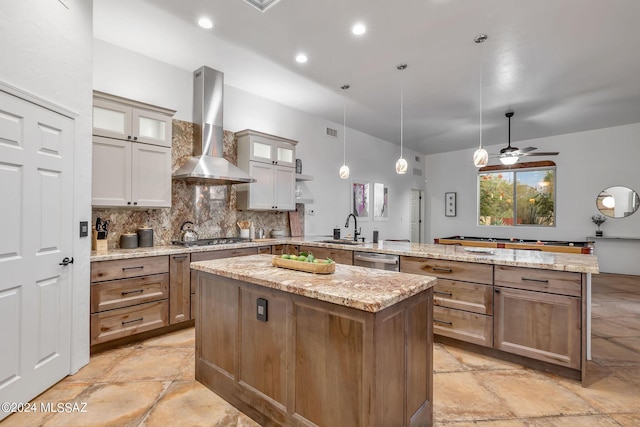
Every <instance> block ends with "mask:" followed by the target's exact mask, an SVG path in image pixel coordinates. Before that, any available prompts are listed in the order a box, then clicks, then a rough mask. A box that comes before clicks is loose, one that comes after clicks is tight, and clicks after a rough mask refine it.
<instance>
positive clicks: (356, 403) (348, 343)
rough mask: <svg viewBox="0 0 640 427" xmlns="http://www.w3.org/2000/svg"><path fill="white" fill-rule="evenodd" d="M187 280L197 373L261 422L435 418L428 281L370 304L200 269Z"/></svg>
mask: <svg viewBox="0 0 640 427" xmlns="http://www.w3.org/2000/svg"><path fill="white" fill-rule="evenodd" d="M251 258H254V257H251ZM192 266H193V264H192ZM339 267H343V266H339ZM344 268H345V269H349V268H350V269H356V271H357V272H358V274H363V273H362V272H364V271H365V270H364V269H360V268H359V267H350V266H344ZM290 274H291V275H292V276H293V275H295V274H298V273H296V272H291V273H290ZM304 274H306V273H304ZM391 274H397V275H399V276H397V277H401V276H403V275H402V274H401V273H391ZM312 276H313V275H312ZM328 276H333V275H328ZM405 276H413V275H405ZM325 277H327V276H325ZM390 277H391V276H390ZM316 279H320V278H319V276H318V275H315V277H314V280H316ZM192 280H195V281H196V282H197V289H198V293H199V303H198V306H197V314H196V379H197V380H198V381H200V382H201V383H203V384H204V385H206V386H207V387H208V388H210V389H211V390H212V391H214V392H215V393H217V394H218V395H220V396H221V397H222V398H224V399H225V400H227V401H228V402H230V403H231V404H233V405H234V406H235V407H237V408H238V409H239V410H241V411H242V412H244V413H245V414H247V415H248V416H250V417H251V418H253V419H254V420H255V421H257V422H258V423H260V425H263V426H269V425H285V426H350V427H351V426H385V427H386V426H430V425H432V417H433V404H432V400H433V398H432V395H433V391H432V390H433V388H432V387H433V386H432V378H433V358H432V355H433V341H432V340H433V331H432V327H431V325H432V289H431V287H429V288H428V289H425V290H422V291H420V292H419V293H417V294H415V295H412V296H409V297H407V298H406V299H403V300H402V301H399V302H396V303H394V304H393V305H391V306H389V307H386V308H383V309H381V310H380V311H376V312H370V311H364V310H359V309H355V308H352V307H348V306H344V305H340V304H334V303H329V302H325V301H321V300H318V299H315V298H310V297H306V296H301V295H298V294H294V293H290V292H286V291H283V290H278V289H271V288H268V287H265V286H261V285H255V284H253V283H248V282H246V281H241V280H236V279H233V278H228V277H222V276H219V275H215V274H211V273H207V272H203V271H195V270H193V271H192ZM320 280H322V279H320ZM326 280H330V279H326ZM351 284H352V283H351ZM259 298H260V299H264V300H266V301H268V303H267V307H268V311H267V321H262V320H258V319H257V301H258V299H259Z"/></svg>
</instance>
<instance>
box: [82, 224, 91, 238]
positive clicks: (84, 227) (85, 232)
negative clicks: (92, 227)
mask: <svg viewBox="0 0 640 427" xmlns="http://www.w3.org/2000/svg"><path fill="white" fill-rule="evenodd" d="M88 235H89V221H80V237H87V236H88Z"/></svg>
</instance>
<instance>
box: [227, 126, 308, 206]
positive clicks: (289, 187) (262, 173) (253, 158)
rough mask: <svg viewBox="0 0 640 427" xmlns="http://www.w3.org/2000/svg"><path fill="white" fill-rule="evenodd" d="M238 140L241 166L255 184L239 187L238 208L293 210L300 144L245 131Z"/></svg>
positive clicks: (239, 163) (239, 135)
mask: <svg viewBox="0 0 640 427" xmlns="http://www.w3.org/2000/svg"><path fill="white" fill-rule="evenodd" d="M236 137H237V138H238V167H240V168H241V169H243V170H245V171H247V172H248V173H249V175H250V176H251V177H253V178H254V179H256V182H254V183H251V184H241V185H238V186H237V187H236V188H237V206H238V209H246V210H267V211H268V210H278V211H290V210H294V209H295V207H296V201H295V182H296V173H295V145H296V144H297V141H292V140H289V139H284V138H279V137H276V136H273V135H267V134H263V133H260V132H256V131H252V130H245V131H241V132H238V133H236Z"/></svg>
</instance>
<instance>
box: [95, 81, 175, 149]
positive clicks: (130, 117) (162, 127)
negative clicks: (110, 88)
mask: <svg viewBox="0 0 640 427" xmlns="http://www.w3.org/2000/svg"><path fill="white" fill-rule="evenodd" d="M114 98H115V97H114V96H112V95H109V94H104V93H102V92H94V97H93V134H94V135H98V136H105V137H107V138H117V139H126V140H129V141H135V142H143V143H147V144H154V145H162V146H164V147H171V117H172V116H173V112H172V111H170V110H165V109H161V108H158V107H154V106H151V105H147V104H142V103H137V102H134V101H132V104H131V105H127V104H126V103H123V102H122V101H118V100H115V99H114Z"/></svg>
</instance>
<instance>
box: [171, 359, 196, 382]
mask: <svg viewBox="0 0 640 427" xmlns="http://www.w3.org/2000/svg"><path fill="white" fill-rule="evenodd" d="M195 379H196V355H195V353H194V354H193V355H192V356H191V357H190V358H189V360H188V361H186V362H185V365H184V367H183V368H182V369H181V370H180V372H179V373H178V376H177V377H176V381H194V380H195Z"/></svg>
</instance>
